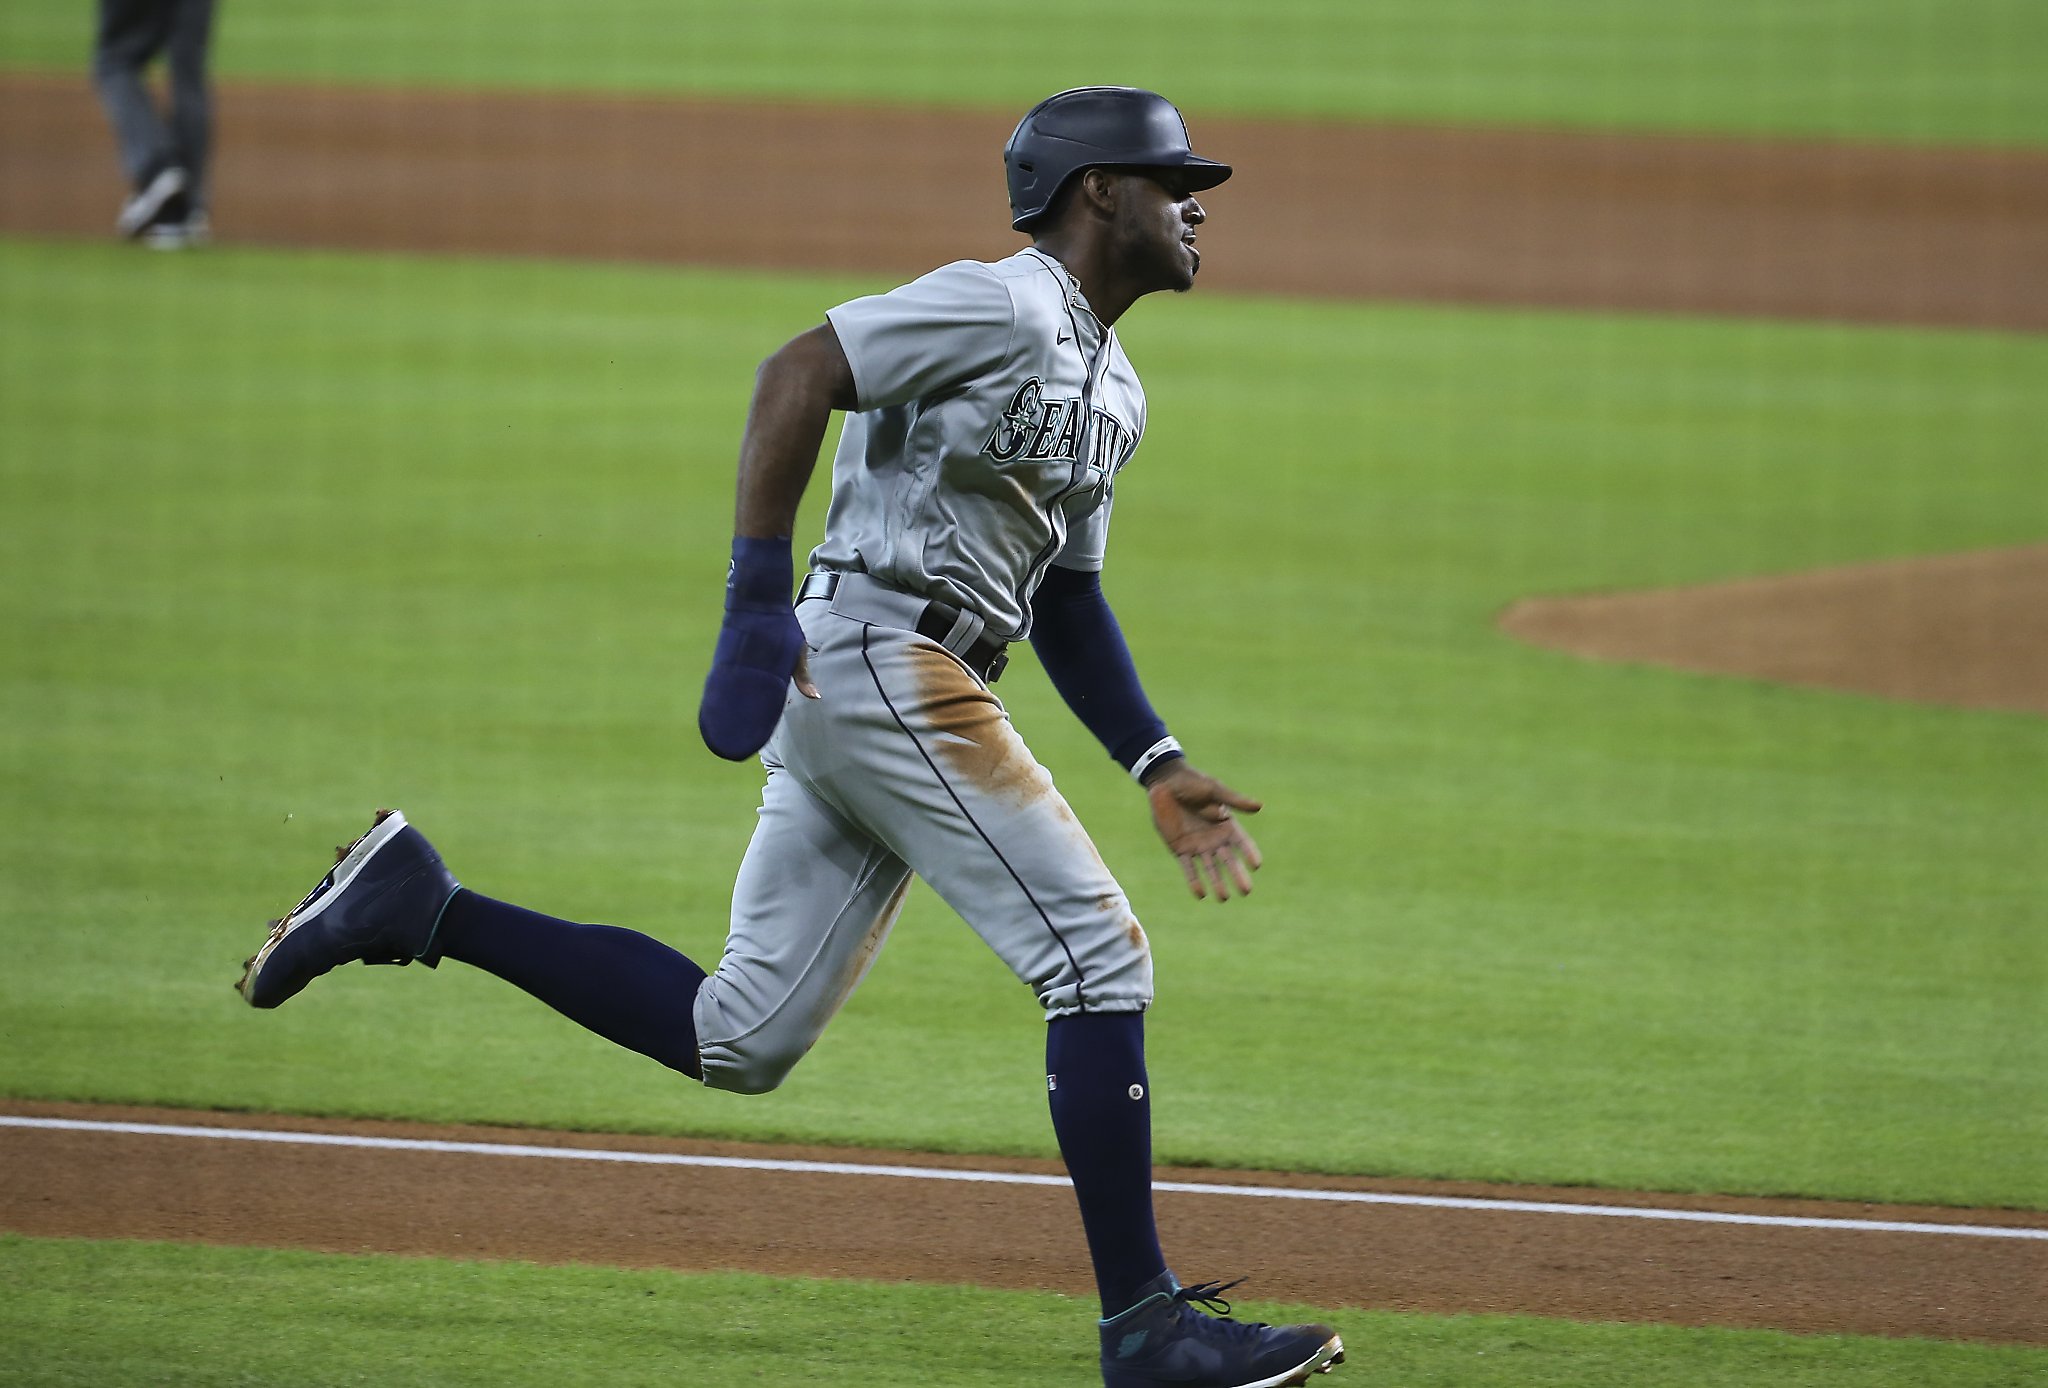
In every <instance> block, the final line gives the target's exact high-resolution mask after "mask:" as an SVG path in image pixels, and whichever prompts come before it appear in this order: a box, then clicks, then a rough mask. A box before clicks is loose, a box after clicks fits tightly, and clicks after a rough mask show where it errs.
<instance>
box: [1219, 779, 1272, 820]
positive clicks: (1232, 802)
mask: <svg viewBox="0 0 2048 1388" xmlns="http://www.w3.org/2000/svg"><path fill="white" fill-rule="evenodd" d="M1216 798H1217V799H1218V800H1220V801H1222V802H1223V803H1224V804H1226V805H1228V806H1230V808H1231V809H1233V810H1243V811H1244V812H1245V813H1246V814H1257V813H1258V812H1259V811H1260V810H1262V809H1264V808H1265V806H1264V805H1263V804H1261V803H1260V802H1259V801H1257V800H1254V799H1252V798H1251V797H1250V796H1249V795H1239V794H1238V793H1237V792H1236V791H1234V790H1232V789H1231V788H1230V787H1229V786H1226V785H1224V784H1223V783H1222V782H1221V781H1218V782H1217V783H1216Z"/></svg>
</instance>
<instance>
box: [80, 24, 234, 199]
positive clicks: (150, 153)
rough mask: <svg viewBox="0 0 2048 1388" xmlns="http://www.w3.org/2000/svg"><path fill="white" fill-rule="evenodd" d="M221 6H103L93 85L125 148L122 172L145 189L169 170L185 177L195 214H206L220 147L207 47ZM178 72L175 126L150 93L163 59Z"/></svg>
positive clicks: (173, 99) (175, 74) (174, 87)
mask: <svg viewBox="0 0 2048 1388" xmlns="http://www.w3.org/2000/svg"><path fill="white" fill-rule="evenodd" d="M213 8H214V0H99V25H98V29H97V32H96V34H95V37H94V41H93V55H92V78H93V85H94V86H95V87H96V88H97V89H98V90H99V94H100V104H101V105H102V106H104V107H105V108H106V112H107V119H108V121H109V122H111V123H112V125H113V127H114V138H115V140H116V142H118V143H119V145H120V147H121V169H122V172H124V173H125V174H127V176H128V182H129V183H130V184H131V185H132V186H134V187H136V188H140V187H141V186H142V185H143V184H145V183H147V182H148V181H149V180H150V179H152V178H154V177H155V176H156V175H157V174H159V173H161V172H162V171H163V170H164V169H166V168H169V167H171V166H172V165H176V166H177V167H179V168H182V169H184V170H185V173H186V176H187V184H186V186H187V188H188V189H189V190H190V191H189V194H188V196H189V197H190V198H191V202H192V205H193V206H194V207H195V208H203V207H205V206H206V201H207V199H206V164H207V152H208V150H209V149H210V148H211V146H212V143H213V101H212V97H211V95H210V94H209V93H208V91H207V86H206V46H207V42H208V40H209V39H210V38H211V36H212V33H213ZM159 53H161V54H164V55H165V56H166V59H167V65H168V66H169V68H170V71H171V104H170V120H169V121H168V123H167V122H166V121H165V119H164V117H163V116H162V115H160V114H159V113H158V111H157V108H156V103H155V102H153V101H152V100H151V99H150V95H149V90H148V88H146V87H145V86H144V85H143V82H142V72H143V69H144V68H146V67H147V66H149V64H150V62H151V61H153V60H154V59H155V58H156V56H157V55H158V54H159Z"/></svg>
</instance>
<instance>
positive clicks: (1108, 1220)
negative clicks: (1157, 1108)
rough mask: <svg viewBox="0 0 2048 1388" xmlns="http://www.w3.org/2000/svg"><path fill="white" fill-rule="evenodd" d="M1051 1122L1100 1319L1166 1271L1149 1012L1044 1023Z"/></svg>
mask: <svg viewBox="0 0 2048 1388" xmlns="http://www.w3.org/2000/svg"><path fill="white" fill-rule="evenodd" d="M1045 1075H1046V1085H1047V1088H1048V1096H1047V1097H1048V1099H1049V1101H1050V1102H1051V1104H1052V1128H1053V1132H1054V1134H1055V1135H1056V1136H1057V1137H1058V1138H1059V1143H1060V1155H1061V1156H1063V1157H1065V1158H1066V1162H1067V1174H1068V1175H1069V1176H1071V1177H1073V1179H1074V1196H1075V1198H1076V1199H1077V1200H1079V1201H1080V1204H1081V1225H1082V1227H1083V1228H1084V1229H1086V1230H1087V1232H1088V1255H1089V1257H1091V1258H1092V1259H1094V1261H1095V1285H1096V1287H1097V1289H1098V1290H1099V1291H1100V1292H1101V1293H1102V1315H1103V1318H1104V1319H1108V1318H1109V1317H1110V1316H1113V1315H1115V1314H1117V1313H1118V1312H1119V1311H1123V1310H1126V1309H1128V1308H1129V1307H1130V1305H1131V1301H1132V1299H1133V1296H1134V1295H1135V1293H1136V1292H1137V1289H1138V1288H1139V1287H1142V1286H1143V1285H1145V1283H1147V1282H1149V1281H1151V1280H1152V1279H1153V1278H1155V1277H1157V1276H1158V1275H1159V1274H1160V1273H1162V1272H1164V1271H1166V1257H1165V1255H1164V1254H1162V1253H1161V1252H1160V1251H1159V1231H1158V1229H1157V1228H1156V1227H1155V1226H1154V1224H1153V1221H1152V1090H1151V1086H1150V1082H1149V1081H1148V1080H1147V1079H1146V1076H1145V1014H1144V1013H1142V1012H1084V1013H1080V1014H1078V1015H1076V1016H1071V1017H1060V1018H1057V1019H1055V1020H1054V1021H1053V1022H1052V1023H1051V1024H1050V1025H1049V1026H1047V1027H1046V1029H1045Z"/></svg>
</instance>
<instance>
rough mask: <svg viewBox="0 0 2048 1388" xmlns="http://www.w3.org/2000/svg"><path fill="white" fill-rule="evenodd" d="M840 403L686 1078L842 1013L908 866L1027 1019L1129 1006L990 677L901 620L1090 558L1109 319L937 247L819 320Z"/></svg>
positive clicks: (1146, 966) (1007, 631)
mask: <svg viewBox="0 0 2048 1388" xmlns="http://www.w3.org/2000/svg"><path fill="white" fill-rule="evenodd" d="M828 316H829V318H830V320H831V323H832V326H833V328H834V330H835V331H836V332H837V333H838V335H839V341H840V344H841V346H842V347H843V348H844V349H845V352H846V357H847V360H848V362H849V363H850V364H851V365H852V367H853V376H854V382H855V386H856V390H857V393H858V397H859V402H858V403H859V412H858V413H856V414H852V415H850V416H849V417H848V419H847V422H846V427H845V431H844V433H843V434H842V435H841V437H840V442H839V449H838V454H837V456H836V458H835V460H834V463H833V475H832V503H831V508H830V511H829V513H828V517H827V520H826V534H825V541H824V543H823V544H821V545H820V546H818V548H817V550H816V551H815V552H814V553H813V554H812V563H813V565H814V566H816V567H820V568H825V569H831V570H835V571H837V572H839V573H841V574H842V575H847V576H848V577H846V578H845V579H843V581H841V582H840V583H839V584H838V586H837V588H836V589H835V591H834V592H833V594H832V595H831V596H830V597H812V598H810V599H808V600H806V601H804V602H801V603H800V604H799V605H798V607H797V616H798V619H799V620H800V621H801V622H802V624H803V628H804V635H805V641H806V646H807V651H806V660H807V664H808V667H809V670H810V675H811V679H812V681H813V682H814V683H815V684H816V686H817V688H818V690H819V694H820V697H819V698H817V699H808V698H804V697H802V696H801V695H798V694H796V693H794V692H793V691H792V693H791V694H790V696H789V698H788V699H787V700H786V702H785V704H784V707H783V713H782V718H781V721H780V723H779V724H778V725H777V727H776V730H775V735H774V737H773V738H772V739H770V741H769V743H768V746H767V747H766V748H765V749H764V750H763V752H762V754H761V760H762V763H763V765H764V766H766V768H767V771H768V781H767V785H766V787H765V789H764V790H763V792H762V800H761V812H760V818H759V820H758V822H757V823H756V825H755V829H754V837H753V840H752V842H751V843H750V844H749V846H748V848H747V855H746V859H745V861H744V862H743V863H742V865H741V867H740V873H739V878H738V881H737V882H736V883H735V884H734V887H733V902H732V925H731V931H730V934H729V935H728V937H727V940H726V948H725V954H724V957H723V958H721V959H720V961H719V964H718V968H717V969H716V970H715V971H714V972H713V973H712V975H711V976H710V977H709V978H708V979H706V980H705V982H704V985H703V987H702V988H701V989H700V990H699V991H698V994H697V1001H696V1005H695V1020H696V1025H697V1036H698V1044H699V1049H700V1053H701V1055H702V1058H703V1065H704V1082H705V1083H706V1084H707V1085H710V1086H712V1087H713V1088H718V1089H729V1090H740V1091H750V1092H751V1091H758V1090H762V1089H772V1088H774V1087H775V1085H777V1084H778V1083H780V1082H781V1079H782V1077H783V1076H784V1075H785V1074H786V1073H788V1071H789V1069H790V1067H791V1066H793V1065H795V1064H796V1062H797V1061H798V1060H799V1059H801V1058H802V1056H803V1055H804V1053H805V1052H806V1051H808V1050H809V1049H810V1047H811V1044H812V1043H813V1042H814V1041H815V1040H816V1039H817V1038H818V1036H819V1034H820V1033H822V1032H823V1030H824V1028H825V1024H826V1023H827V1022H829V1021H830V1020H831V1019H832V1017H833V1015H834V1014H835V1013H836V1012H837V1011H838V1010H839V1008H840V1007H841V1006H842V1005H843V1004H844V1003H845V1001H846V999H847V998H848V997H849V996H850V995H851V994H852V992H853V990H854V989H855V988H856V987H857V986H858V985H859V983H860V980H861V978H862V977H863V976H864V975H865V973H866V972H867V969H868V966H869V965H870V964H871V963H872V962H873V960H874V958H875V955H876V953H877V952H878V951H879V950H880V949H881V946H882V943H883V941H884V940H885V939H886V938H887V935H888V932H889V928H890V926H891V925H892V924H893V923H894V921H895V919H896V913H897V911H898V910H899V909H900V908H901V906H902V904H903V897H904V892H905V891H906V889H907V888H908V886H909V883H910V877H911V875H912V874H913V873H915V874H916V875H917V876H919V877H922V878H924V879H925V880H926V881H927V882H928V883H930V884H931V886H932V887H933V888H934V889H935V890H937V891H938V893H939V894H940V895H941V896H942V897H944V898H945V900H946V902H947V904H948V905H950V906H951V907H952V908H953V909H954V910H956V911H958V912H959V913H960V915H961V916H962V918H964V919H965V920H966V921H967V923H968V924H969V925H971V926H972V927H973V928H974V930H975V931H976V933H978V934H979V935H980V936H981V937H982V938H983V939H984V940H985V941H987V943H988V945H989V947H990V948H991V949H993V950H994V951H995V952H996V954H997V955H998V956H1000V957H1001V958H1002V960H1003V962H1004V963H1006V964H1007V965H1009V967H1010V969H1011V971H1012V972H1013V973H1015V974H1016V975H1017V977H1018V978H1019V979H1021V980H1023V981H1024V982H1025V983H1026V984H1028V985H1029V986H1030V987H1031V989H1032V991H1033V993H1034V994H1035V995H1036V996H1037V1000H1038V1003H1039V1006H1040V1007H1042V1008H1043V1009H1044V1012H1045V1015H1046V1016H1047V1017H1048V1018H1053V1017H1062V1016H1066V1015H1069V1014H1071V1013H1076V1012H1115V1011H1136V1010H1142V1009H1143V1008H1145V1007H1146V1006H1147V1005H1148V1004H1149V1003H1150V1002H1151V1000H1152V957H1151V950H1150V946H1149V945H1148V943H1147V941H1146V939H1145V932H1144V930H1143V929H1142V928H1141V927H1140V926H1139V924H1138V921H1137V918H1136V917H1135V916H1134V915H1133V914H1132V912H1131V908H1130V903H1129V901H1128V900H1127V899H1126V897H1125V895H1124V892H1123V889H1122V888H1121V887H1119V886H1118V885H1117V882H1116V879H1115V878H1114V877H1113V876H1112V875H1111V874H1110V871H1109V869H1108V867H1106V866H1105V865H1104V863H1103V861H1102V856H1101V855H1100V854H1099V853H1098V852H1096V850H1095V846H1094V844H1093V843H1092V842H1091V841H1090V840H1089V837H1088V833H1087V831H1086V830H1085V829H1083V828H1082V827H1081V824H1080V821H1079V820H1078V819H1077V818H1076V817H1075V815H1074V813H1073V811H1072V810H1071V809H1070V808H1069V807H1068V805H1067V803H1066V800H1065V799H1064V798H1063V797H1062V796H1061V795H1060V793H1059V791H1058V790H1057V789H1056V788H1055V787H1054V785H1053V781H1052V777H1051V775H1050V774H1049V773H1048V772H1047V771H1046V769H1045V768H1044V767H1043V766H1041V765H1040V764H1039V763H1038V761H1037V760H1036V759H1035V758H1034V757H1033V756H1032V754H1031V749H1030V748H1029V747H1027V746H1026V745H1025V744H1024V740H1023V738H1022V737H1020V736H1019V735H1018V733H1017V730H1016V729H1015V728H1014V727H1013V726H1012V725H1011V722H1010V716H1009V713H1008V711H1007V710H1006V709H1004V707H1003V705H1002V701H1001V700H999V699H997V698H996V696H995V695H994V693H993V692H991V691H990V689H989V687H988V685H987V684H986V683H985V682H983V681H982V679H981V678H980V677H979V676H977V675H976V674H975V673H974V671H973V670H972V669H970V668H969V667H968V665H967V664H966V663H965V662H964V661H962V660H961V659H960V658H959V657H958V656H956V655H955V654H954V652H955V651H956V650H959V649H961V648H962V645H963V644H964V640H963V641H956V640H953V639H950V638H949V640H948V641H947V642H946V643H945V644H943V645H942V644H941V643H939V642H937V641H934V640H932V639H930V638H928V637H926V636H922V635H919V634H918V632H917V631H916V630H915V627H916V625H917V614H918V613H919V612H920V611H922V610H923V609H924V606H925V603H926V601H927V600H932V599H935V600H937V601H940V602H943V603H947V604H949V605H952V606H955V607H962V608H964V609H966V610H968V611H969V612H971V613H975V614H978V615H979V617H980V618H981V620H982V622H983V623H985V624H986V626H987V629H988V630H989V631H991V632H993V633H994V634H996V635H998V636H1002V637H1007V638H1009V639H1016V638H1017V637H1020V636H1022V635H1024V634H1025V633H1026V632H1028V631H1029V629H1030V622H1031V618H1030V596H1031V593H1032V591H1033V590H1034V589H1035V588H1036V586H1037V583H1038V580H1039V578H1040V577H1041V576H1043V574H1044V572H1045V569H1046V567H1047V566H1048V565H1049V564H1052V563H1054V562H1058V563H1060V564H1063V565H1067V566H1069V567H1073V568H1078V569H1097V568H1100V567H1101V566H1102V558H1103V544H1104V541H1105V539H1106V537H1107V534H1108V526H1109V513H1110V503H1111V499H1112V494H1113V492H1114V489H1115V481H1116V475H1117V472H1118V470H1119V469H1120V468H1121V467H1122V466H1123V465H1124V464H1125V463H1126V462H1128V461H1129V459H1130V456H1131V454H1132V452H1133V451H1134V450H1135V449H1136V447H1137V444H1138V439H1139V436H1140V435H1141V434H1142V433H1143V431H1144V423H1145V397H1144V393H1143V391H1142V390H1141V389H1140V388H1139V385H1138V378H1137V374H1136V373H1135V372H1134V371H1133V370H1132V369H1131V364H1130V362H1129V360H1128V359H1127V358H1126V357H1125V356H1124V354H1123V350H1122V348H1120V347H1119V346H1118V345H1117V342H1116V338H1115V335H1114V334H1113V333H1111V332H1109V331H1108V330H1106V329H1105V328H1104V327H1102V325H1100V324H1099V323H1098V322H1097V321H1096V320H1095V318H1094V316H1093V314H1092V313H1090V312H1089V310H1088V307H1087V301H1086V299H1085V298H1084V297H1083V296H1082V294H1081V291H1080V286H1079V285H1078V283H1077V282H1076V281H1075V280H1074V278H1073V277H1072V276H1071V275H1069V274H1068V273H1067V271H1066V269H1065V267H1064V266H1062V265H1061V264H1060V263H1059V262H1058V261H1057V260H1055V259H1053V258H1052V257H1051V256H1049V255H1046V254H1045V253H1043V252H1041V251H1038V250H1036V249H1032V250H1027V251H1024V252H1022V253H1020V254H1018V255H1014V256H1011V257H1010V258H1009V259H1007V260H1002V261H997V262H995V263H993V264H984V263H980V262H972V261H963V262H961V263H958V264H954V265H948V266H946V267H944V268H943V269H939V270H935V271H933V272H932V273H931V274H929V275H926V276H924V277H923V278H922V279H919V280H916V281H914V282H913V283H911V284H907V285H904V286H903V287H902V288H900V289H896V290H893V291H891V292H890V293H887V294H881V295H876V296H874V297H872V298H866V299H856V300H854V301H853V302H851V303H848V304H842V305H840V306H839V307H838V308H835V309H833V310H832V311H831V313H830V314H829V315H828Z"/></svg>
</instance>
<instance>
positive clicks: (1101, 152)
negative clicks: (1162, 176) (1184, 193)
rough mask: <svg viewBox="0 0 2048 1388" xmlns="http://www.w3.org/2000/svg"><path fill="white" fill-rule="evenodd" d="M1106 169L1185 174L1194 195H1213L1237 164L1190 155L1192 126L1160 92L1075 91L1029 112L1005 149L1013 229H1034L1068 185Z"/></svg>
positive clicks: (1125, 89) (1128, 89)
mask: <svg viewBox="0 0 2048 1388" xmlns="http://www.w3.org/2000/svg"><path fill="white" fill-rule="evenodd" d="M1106 164H1121V165H1132V166H1137V167H1140V168H1148V167H1149V168H1161V169H1182V170H1185V171H1186V172H1185V175H1184V177H1185V179H1186V182H1187V186H1188V190H1189V191H1190V192H1200V191H1201V190H1202V189H1204V188H1214V187H1215V186H1216V185H1217V184H1219V183H1221V182H1222V181H1223V180H1224V179H1226V178H1228V177H1230V165H1228V164H1219V163H1217V162H1216V161H1215V160H1214V159H1204V158H1203V157H1202V156H1201V155H1199V154H1196V153H1195V152H1194V151H1193V150H1191V149H1189V148H1188V123H1187V122H1186V121H1185V120H1182V119H1181V114H1180V111H1179V110H1178V109H1177V108H1176V107H1175V106H1174V104H1173V103H1172V102H1171V101H1168V100H1167V99H1166V98H1165V97H1163V96H1161V95H1160V94H1159V93H1158V92H1148V91H1145V90H1144V89H1142V88H1139V87H1075V88H1074V89H1073V90H1072V91H1065V92H1060V93H1058V94H1057V95H1054V96H1049V97H1047V98H1046V99H1045V100H1043V101H1041V102H1039V103H1038V104H1037V105H1036V106H1034V107H1032V108H1031V109H1030V111H1028V112H1026V113H1025V116H1024V119H1023V120H1021V121H1019V122H1018V123H1017V131H1016V133H1015V134H1013V135H1012V136H1010V143H1009V144H1008V145H1006V146H1004V148H1003V169H1004V172H1006V173H1007V174H1008V175H1009V179H1010V225H1011V226H1012V227H1014V228H1015V229H1017V230H1018V231H1024V230H1027V229H1028V228H1029V227H1030V226H1031V224H1032V223H1033V222H1034V221H1036V220H1038V218H1040V217H1042V216H1044V215H1045V210H1046V209H1047V208H1048V207H1051V206H1052V200H1053V199H1054V198H1056V197H1058V196H1059V191H1060V189H1062V188H1064V187H1065V186H1066V184H1067V180H1068V179H1070V178H1072V177H1073V176H1074V175H1075V174H1077V173H1079V172H1081V170H1083V169H1092V168H1096V167H1099V166H1102V165H1106Z"/></svg>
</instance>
